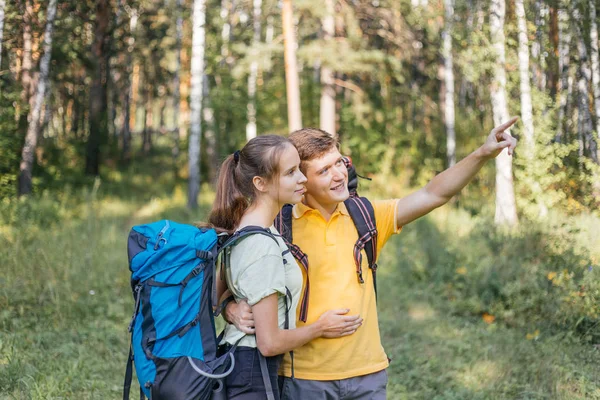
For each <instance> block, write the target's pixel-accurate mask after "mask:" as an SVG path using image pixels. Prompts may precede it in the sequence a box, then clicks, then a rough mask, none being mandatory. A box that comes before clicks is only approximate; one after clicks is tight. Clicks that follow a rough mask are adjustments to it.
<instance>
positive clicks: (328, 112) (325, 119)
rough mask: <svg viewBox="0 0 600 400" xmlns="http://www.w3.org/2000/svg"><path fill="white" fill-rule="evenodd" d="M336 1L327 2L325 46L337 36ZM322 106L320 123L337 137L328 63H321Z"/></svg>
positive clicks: (327, 0)
mask: <svg viewBox="0 0 600 400" xmlns="http://www.w3.org/2000/svg"><path fill="white" fill-rule="evenodd" d="M334 13H335V11H334V0H325V14H324V17H323V21H322V27H323V40H324V41H325V46H331V45H332V44H333V40H334V39H333V38H334V35H335V22H334ZM320 69H321V104H320V114H319V121H320V127H321V129H322V130H324V131H325V132H327V133H329V134H331V135H335V133H336V129H335V128H336V126H335V115H336V110H335V86H334V85H335V78H334V72H333V70H332V69H331V67H330V66H329V64H328V63H327V62H325V63H321V68H320Z"/></svg>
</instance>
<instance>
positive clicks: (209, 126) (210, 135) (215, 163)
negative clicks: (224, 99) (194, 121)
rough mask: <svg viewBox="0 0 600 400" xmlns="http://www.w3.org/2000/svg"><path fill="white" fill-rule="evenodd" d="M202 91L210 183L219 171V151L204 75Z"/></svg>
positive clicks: (208, 83) (208, 90)
mask: <svg viewBox="0 0 600 400" xmlns="http://www.w3.org/2000/svg"><path fill="white" fill-rule="evenodd" d="M202 82H203V85H202V91H203V95H202V97H203V100H204V107H202V116H203V119H204V126H205V127H206V131H205V132H204V137H205V138H206V156H207V157H208V177H209V179H210V181H211V182H212V183H215V182H216V180H217V170H218V169H219V151H218V146H217V124H216V122H215V111H214V109H213V108H212V104H211V101H210V78H209V76H208V75H204V79H203V80H202Z"/></svg>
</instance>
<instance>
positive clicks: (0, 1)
mask: <svg viewBox="0 0 600 400" xmlns="http://www.w3.org/2000/svg"><path fill="white" fill-rule="evenodd" d="M5 6H6V0H0V67H1V66H2V38H3V37H4V7H5Z"/></svg>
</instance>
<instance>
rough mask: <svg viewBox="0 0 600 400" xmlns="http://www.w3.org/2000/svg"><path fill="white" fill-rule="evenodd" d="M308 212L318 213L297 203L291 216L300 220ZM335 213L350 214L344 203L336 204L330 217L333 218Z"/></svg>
mask: <svg viewBox="0 0 600 400" xmlns="http://www.w3.org/2000/svg"><path fill="white" fill-rule="evenodd" d="M310 212H316V213H318V212H319V211H317V210H316V209H314V208H312V207H309V206H307V205H306V204H304V203H298V204H296V205H294V208H293V210H292V216H293V217H294V218H295V219H300V218H302V217H303V216H304V215H305V214H306V213H310ZM337 213H340V214H343V215H347V216H350V214H349V213H348V209H347V208H346V205H345V204H344V202H340V203H338V205H337V208H336V209H335V211H334V212H333V214H332V216H334V215H335V214H337Z"/></svg>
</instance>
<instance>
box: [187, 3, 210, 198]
mask: <svg viewBox="0 0 600 400" xmlns="http://www.w3.org/2000/svg"><path fill="white" fill-rule="evenodd" d="M205 21H206V0H194V10H193V14H192V25H193V28H192V60H191V62H192V65H191V70H190V74H191V88H190V114H191V115H190V138H189V145H188V146H189V147H188V168H189V178H188V201H187V206H188V208H191V209H195V208H197V207H198V193H199V192H200V137H201V135H202V79H203V76H204V40H205V27H204V24H205Z"/></svg>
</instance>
